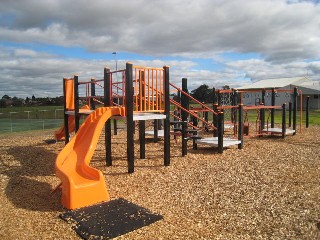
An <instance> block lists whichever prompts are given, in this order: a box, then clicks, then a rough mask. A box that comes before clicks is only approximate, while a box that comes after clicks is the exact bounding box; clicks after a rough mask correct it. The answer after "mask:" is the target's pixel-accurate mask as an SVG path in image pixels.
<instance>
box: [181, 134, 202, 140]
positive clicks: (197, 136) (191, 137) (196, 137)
mask: <svg viewBox="0 0 320 240" xmlns="http://www.w3.org/2000/svg"><path fill="white" fill-rule="evenodd" d="M202 138H203V137H202V136H200V135H193V136H189V137H187V138H185V140H196V139H202Z"/></svg>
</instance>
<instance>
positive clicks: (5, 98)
mask: <svg viewBox="0 0 320 240" xmlns="http://www.w3.org/2000/svg"><path fill="white" fill-rule="evenodd" d="M2 99H4V100H8V99H11V97H9V96H8V95H3V96H2Z"/></svg>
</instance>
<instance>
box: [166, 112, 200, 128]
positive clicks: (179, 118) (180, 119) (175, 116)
mask: <svg viewBox="0 0 320 240" xmlns="http://www.w3.org/2000/svg"><path fill="white" fill-rule="evenodd" d="M170 115H171V116H172V117H174V118H177V119H178V120H179V121H182V118H181V117H178V116H177V115H174V114H173V113H172V112H170ZM187 124H188V125H189V126H190V127H193V128H195V129H197V130H199V129H200V128H199V127H197V126H194V125H193V124H192V123H190V122H187Z"/></svg>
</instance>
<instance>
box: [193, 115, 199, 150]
mask: <svg viewBox="0 0 320 240" xmlns="http://www.w3.org/2000/svg"><path fill="white" fill-rule="evenodd" d="M196 114H197V113H196ZM192 125H193V126H198V119H197V118H196V117H194V116H193V117H192ZM197 134H198V133H197V131H194V132H193V135H194V136H195V135H197ZM192 149H194V150H197V149H198V146H197V143H196V139H195V138H194V139H192Z"/></svg>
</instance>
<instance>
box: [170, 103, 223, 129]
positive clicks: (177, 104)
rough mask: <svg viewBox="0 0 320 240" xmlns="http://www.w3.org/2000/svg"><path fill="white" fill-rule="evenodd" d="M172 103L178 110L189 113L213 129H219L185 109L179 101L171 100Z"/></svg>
mask: <svg viewBox="0 0 320 240" xmlns="http://www.w3.org/2000/svg"><path fill="white" fill-rule="evenodd" d="M170 102H171V103H172V104H174V105H175V106H177V107H178V108H180V109H182V110H183V111H185V112H187V113H189V114H190V115H192V116H194V117H195V118H197V119H198V120H200V121H201V122H203V123H205V124H206V125H208V126H210V127H212V128H213V129H217V128H216V127H215V126H214V125H212V124H211V123H209V122H207V121H205V120H203V119H202V118H200V117H199V116H198V115H197V114H195V113H193V112H192V111H189V110H187V109H185V108H184V107H182V106H181V105H180V104H179V103H178V102H177V101H175V100H173V99H170Z"/></svg>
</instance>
